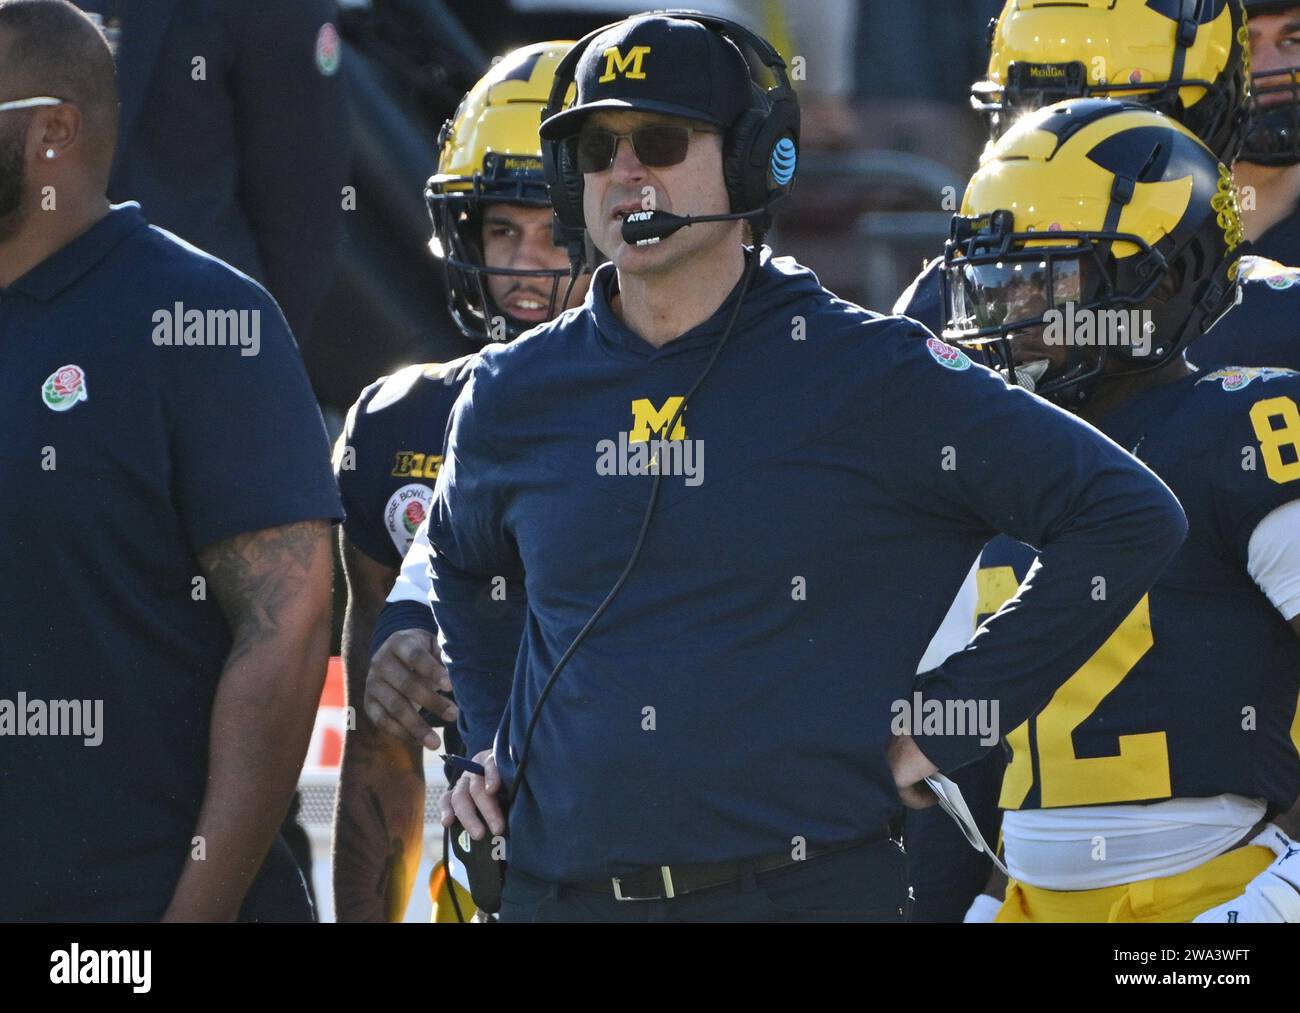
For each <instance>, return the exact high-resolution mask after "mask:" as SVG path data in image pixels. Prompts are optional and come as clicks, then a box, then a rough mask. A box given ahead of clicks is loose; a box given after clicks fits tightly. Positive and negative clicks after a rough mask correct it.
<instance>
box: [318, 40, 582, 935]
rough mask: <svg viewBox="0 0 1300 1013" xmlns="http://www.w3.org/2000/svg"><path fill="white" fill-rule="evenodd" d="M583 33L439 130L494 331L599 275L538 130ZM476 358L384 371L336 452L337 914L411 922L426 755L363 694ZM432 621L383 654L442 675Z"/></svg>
mask: <svg viewBox="0 0 1300 1013" xmlns="http://www.w3.org/2000/svg"><path fill="white" fill-rule="evenodd" d="M570 45H571V44H570V43H567V42H546V43H539V44H536V45H530V46H525V47H523V48H521V49H517V50H515V51H514V52H512V53H510V54H509V55H508V56H507V57H505V58H504V59H503V60H501V61H500V62H498V63H497V64H496V65H495V66H494V67H493V68H492V70H491V71H490V72H489V73H488V74H487V75H486V76H485V77H484V78H483V79H482V80H480V81H479V82H478V83H477V84H476V85H475V86H474V87H473V88H472V89H471V90H470V91H469V92H468V93H467V94H466V96H465V98H464V99H463V101H462V102H461V104H460V107H459V108H458V109H457V111H456V114H455V116H454V117H453V118H452V119H451V120H449V121H448V122H447V124H446V125H445V126H444V127H443V130H442V133H441V135H440V137H439V159H438V171H437V174H436V175H434V176H433V177H432V178H431V179H430V180H429V182H428V184H427V187H426V190H425V197H426V200H427V201H428V204H429V211H430V216H431V218H432V219H433V239H432V241H431V243H430V247H431V248H432V249H433V251H434V253H435V255H436V256H437V257H438V258H439V260H440V261H441V263H442V265H443V267H444V269H445V275H446V286H447V294H448V301H449V304H450V309H451V313H452V316H453V318H454V319H455V321H456V323H457V324H458V325H459V326H460V328H461V329H462V330H463V331H464V333H465V334H466V335H467V336H470V337H473V338H477V339H479V340H482V341H485V342H486V341H504V340H510V339H512V338H514V337H516V336H518V335H519V334H521V333H522V332H523V331H525V330H527V329H528V328H529V327H532V326H533V325H535V324H538V323H542V322H544V321H546V320H549V319H551V318H552V317H553V316H555V315H556V313H557V312H558V311H559V310H560V308H561V304H562V301H563V300H564V299H565V297H566V296H567V297H568V298H569V299H571V300H573V301H576V302H580V301H581V300H582V298H583V297H584V295H585V293H586V288H587V284H588V278H587V277H586V276H578V277H577V278H576V279H574V278H571V277H570V271H569V259H568V256H567V255H566V253H565V251H564V249H562V248H560V247H557V246H556V245H555V243H554V239H553V236H552V227H551V220H552V216H551V207H550V201H549V198H548V195H547V192H546V183H545V180H544V178H543V174H542V163H541V153H540V141H539V139H538V133H537V127H538V123H539V122H540V114H541V110H542V108H543V106H544V105H545V104H546V99H547V96H548V95H549V93H550V89H551V81H552V78H553V75H554V71H555V68H556V66H557V65H558V64H559V62H560V60H561V59H563V57H564V54H565V53H566V52H567V51H568V48H569V46H570ZM571 282H572V284H571ZM570 289H571V291H569V290H570ZM476 358H477V356H476V355H470V356H466V357H464V358H461V359H457V360H455V361H452V362H447V363H429V364H424V365H414V366H408V367H407V368H405V369H402V370H400V371H398V372H397V373H394V374H393V375H392V376H389V377H384V378H382V379H380V380H377V381H376V382H375V383H373V384H371V385H370V386H369V387H367V388H366V389H365V390H364V391H363V392H362V393H361V396H360V397H359V398H358V399H357V402H356V404H355V405H353V406H352V409H351V411H350V412H349V413H348V418H347V425H346V428H345V430H344V432H343V434H342V436H341V437H340V439H339V442H338V445H337V447H336V450H335V472H336V474H337V477H338V482H339V488H340V489H341V490H342V493H343V500H344V505H345V508H346V510H347V520H346V521H345V522H344V524H343V528H342V531H341V534H340V540H341V547H342V555H343V562H344V570H345V572H346V574H347V586H348V604H347V613H346V616H345V618H344V626H343V664H344V672H345V676H346V682H347V699H348V703H349V705H350V706H351V707H352V708H353V713H354V714H355V722H356V727H355V728H354V729H351V730H349V731H348V732H347V734H346V739H345V744H344V750H343V762H342V770H341V773H340V784H339V803H338V811H337V815H336V822H335V830H334V900H335V910H336V911H337V915H338V920H339V921H379V920H388V921H401V920H402V917H403V914H404V912H405V910H406V906H407V903H408V901H409V899H410V894H411V889H412V885H413V878H414V874H415V870H416V867H417V866H418V865H419V861H420V853H421V850H422V844H423V833H424V799H425V783H424V767H423V758H422V756H421V753H420V750H419V749H416V748H414V747H409V746H407V745H406V744H404V743H403V741H400V740H399V739H397V738H395V737H393V736H391V735H388V734H385V733H384V729H383V728H379V727H376V726H375V724H373V723H372V722H371V720H370V719H369V718H368V717H367V716H366V714H365V711H364V709H363V707H362V706H361V700H362V698H363V696H364V691H365V681H366V674H367V670H368V669H369V667H370V664H371V651H370V644H371V636H372V633H373V631H374V627H375V620H376V617H377V616H378V614H379V612H380V610H381V609H382V608H383V605H384V600H385V597H386V596H387V595H388V593H389V590H390V589H391V588H392V586H393V583H394V581H395V580H396V578H397V576H398V572H399V567H400V566H401V562H402V557H403V556H404V555H405V554H406V552H407V550H408V549H409V548H410V546H411V543H412V540H413V538H414V535H415V533H416V531H417V529H418V528H419V527H420V524H421V522H422V521H423V520H424V516H425V509H426V507H427V505H428V503H429V501H430V499H431V498H432V490H433V485H434V481H435V480H436V478H437V475H438V469H439V467H440V465H441V463H442V445H443V436H444V433H445V430H446V427H447V419H448V417H449V415H450V413H451V408H452V405H453V404H454V403H455V401H456V396H457V395H458V394H459V393H460V388H461V386H462V384H463V383H464V381H465V379H466V378H467V377H468V375H469V371H470V369H471V368H472V366H473V363H474V361H475V359H476ZM424 611H425V612H426V613H427V612H428V606H427V604H426V605H425V608H424ZM430 618H431V617H430ZM431 629H432V623H431V622H430V623H429V626H428V629H427V630H414V631H411V630H408V631H407V632H406V634H405V635H404V636H402V637H399V638H397V639H396V640H393V641H391V642H389V643H387V644H386V646H385V650H384V651H382V652H381V655H380V656H378V657H376V658H375V663H376V664H380V665H383V664H387V665H396V666H398V667H399V668H403V669H406V668H415V669H417V670H419V671H422V672H425V673H428V674H431V675H432V676H434V677H435V678H438V677H439V676H441V677H442V678H444V679H445V674H444V673H443V670H442V663H441V661H440V660H439V658H438V654H437V651H436V649H435V646H434V639H433V634H432V633H431V632H429V631H430V630H431ZM428 702H429V704H430V710H431V711H432V712H433V713H434V714H436V715H438V716H439V717H441V718H442V719H444V720H446V721H447V722H448V723H447V727H446V729H445V730H444V732H443V742H445V748H446V750H447V751H448V752H450V753H460V752H463V747H462V746H461V745H460V742H459V737H458V736H457V733H456V728H455V722H454V717H455V711H454V709H453V708H450V706H449V704H448V702H447V701H446V700H440V699H434V700H430V701H428ZM429 735H430V738H429V742H430V743H431V747H432V748H436V747H437V745H438V744H439V740H438V737H437V736H436V735H435V734H434V733H433V732H432V729H430V732H429ZM448 775H449V777H451V776H452V772H450V771H449V772H448ZM430 890H431V892H432V893H433V895H434V900H435V906H436V910H435V920H438V921H458V920H460V919H461V918H464V919H465V920H468V918H469V917H470V916H471V915H472V914H473V913H474V905H473V902H472V901H471V900H470V898H469V894H468V892H466V891H463V890H458V889H456V888H455V886H454V884H453V883H451V882H449V881H448V880H447V877H445V875H444V870H443V867H442V866H438V867H436V868H435V870H434V875H433V877H432V879H431V882H430ZM452 891H455V893H454V894H453V892H452Z"/></svg>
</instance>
